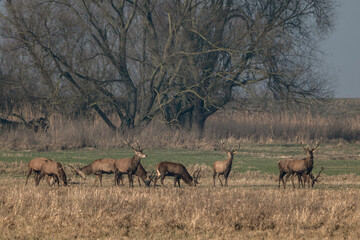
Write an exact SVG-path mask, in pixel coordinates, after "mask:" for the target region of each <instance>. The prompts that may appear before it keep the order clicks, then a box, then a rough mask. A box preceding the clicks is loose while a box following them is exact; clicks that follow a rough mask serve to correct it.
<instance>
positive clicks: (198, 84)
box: [0, 0, 335, 130]
mask: <svg viewBox="0 0 360 240" xmlns="http://www.w3.org/2000/svg"><path fill="white" fill-rule="evenodd" d="M334 11H335V2H334V1H332V0H279V1H273V0H237V1H234V0H181V1H180V0H163V1H157V0H119V1H114V0H103V1H98V0H91V1H85V0H63V1H52V0H46V1H43V0H34V1H26V0H7V1H6V2H5V3H4V7H3V11H2V13H1V15H0V17H1V36H2V41H1V61H2V65H1V69H0V71H1V72H0V73H1V76H2V77H1V78H0V79H1V80H0V81H1V82H2V84H1V87H0V88H2V89H0V90H1V92H2V96H1V97H2V98H3V99H5V98H6V96H5V95H6V93H8V92H9V91H10V90H11V91H17V92H18V93H19V92H21V93H24V94H25V93H26V94H27V95H28V96H31V97H35V98H38V99H42V100H43V101H44V102H46V103H48V104H52V105H59V106H60V105H66V104H67V105H69V104H74V105H77V106H82V107H84V108H86V109H94V110H95V111H96V112H97V113H98V114H99V115H100V116H101V117H102V119H103V120H104V121H105V122H106V123H107V125H108V126H109V127H110V128H112V129H113V130H123V129H131V128H134V127H137V126H141V125H146V124H148V123H149V122H151V121H152V120H154V119H159V120H161V121H164V122H165V123H166V124H169V125H172V126H178V127H183V128H187V129H194V128H196V129H202V127H203V125H204V122H205V120H206V119H207V118H208V117H209V116H211V115H212V114H213V113H215V112H216V111H217V110H219V109H221V108H222V107H223V106H225V105H226V104H227V103H229V102H230V101H231V100H232V99H233V97H234V96H235V95H237V96H241V97H247V98H255V97H257V96H259V95H261V96H266V97H272V98H274V99H275V100H288V101H306V100H307V99H314V98H323V97H328V96H330V94H331V88H329V86H330V84H329V79H328V78H327V76H324V75H323V74H322V73H321V71H319V68H318V61H319V56H320V51H319V48H318V44H319V42H321V40H322V39H323V38H324V37H325V36H326V35H327V34H328V33H329V32H330V31H331V29H332V27H333V23H334V18H333V16H334ZM109 113H116V116H117V117H118V118H119V119H120V120H121V125H116V124H115V123H114V122H113V121H112V120H111V118H109V116H108V114H109Z"/></svg>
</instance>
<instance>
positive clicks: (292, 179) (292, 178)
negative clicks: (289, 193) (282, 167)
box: [291, 174, 295, 189]
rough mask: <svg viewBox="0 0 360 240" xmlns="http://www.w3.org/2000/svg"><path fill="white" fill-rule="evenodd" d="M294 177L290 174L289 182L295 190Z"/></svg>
mask: <svg viewBox="0 0 360 240" xmlns="http://www.w3.org/2000/svg"><path fill="white" fill-rule="evenodd" d="M294 177H295V175H294V174H291V182H292V185H293V188H294V189H295V183H294Z"/></svg>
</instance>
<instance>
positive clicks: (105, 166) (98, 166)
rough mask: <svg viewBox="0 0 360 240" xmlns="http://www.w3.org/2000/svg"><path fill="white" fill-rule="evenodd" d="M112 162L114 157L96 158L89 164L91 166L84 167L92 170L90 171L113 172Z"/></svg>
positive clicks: (95, 172)
mask: <svg viewBox="0 0 360 240" xmlns="http://www.w3.org/2000/svg"><path fill="white" fill-rule="evenodd" d="M114 163H115V159H113V158H103V159H97V160H95V161H94V162H92V163H91V164H90V166H91V167H84V168H86V169H87V171H90V169H91V171H92V173H94V174H97V173H113V172H114Z"/></svg>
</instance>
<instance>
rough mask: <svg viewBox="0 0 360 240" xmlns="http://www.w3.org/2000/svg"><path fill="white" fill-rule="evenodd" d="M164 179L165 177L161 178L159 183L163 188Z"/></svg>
mask: <svg viewBox="0 0 360 240" xmlns="http://www.w3.org/2000/svg"><path fill="white" fill-rule="evenodd" d="M164 179H165V175H163V176H161V178H160V182H161V185H163V186H165V185H164Z"/></svg>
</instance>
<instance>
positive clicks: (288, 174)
mask: <svg viewBox="0 0 360 240" xmlns="http://www.w3.org/2000/svg"><path fill="white" fill-rule="evenodd" d="M291 175H292V174H291V173H287V174H286V175H285V182H284V180H283V183H284V188H285V185H286V182H287V181H288V179H289V177H290V176H291Z"/></svg>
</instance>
